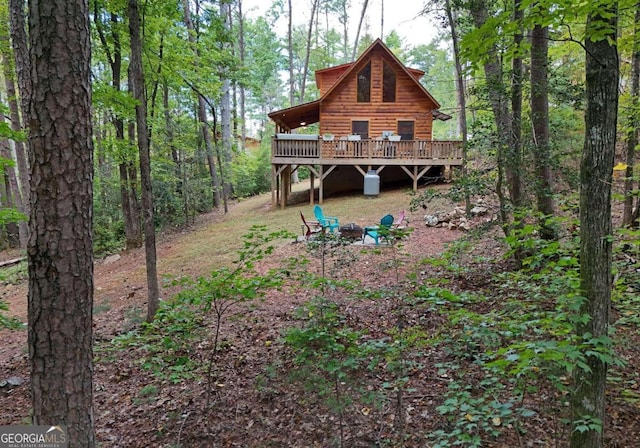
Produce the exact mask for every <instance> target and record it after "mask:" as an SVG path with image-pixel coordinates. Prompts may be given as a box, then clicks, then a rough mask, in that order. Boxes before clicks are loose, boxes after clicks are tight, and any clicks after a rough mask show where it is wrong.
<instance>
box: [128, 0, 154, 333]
mask: <svg viewBox="0 0 640 448" xmlns="http://www.w3.org/2000/svg"><path fill="white" fill-rule="evenodd" d="M128 15H129V35H130V40H131V62H130V63H129V64H130V65H129V76H130V77H131V78H132V81H133V83H132V84H133V96H134V98H135V99H136V100H138V104H136V127H137V131H138V152H139V155H140V182H141V186H142V215H143V217H144V220H143V221H144V249H145V262H146V268H147V322H151V321H153V319H154V318H155V315H156V312H157V311H158V307H159V305H160V303H159V300H160V299H159V298H160V292H159V290H158V272H157V257H156V233H155V227H154V223H153V194H152V191H151V159H150V153H149V134H148V132H147V107H146V104H147V102H146V101H147V99H146V96H145V93H144V73H143V70H142V41H141V38H140V15H139V12H138V2H137V0H129V5H128Z"/></svg>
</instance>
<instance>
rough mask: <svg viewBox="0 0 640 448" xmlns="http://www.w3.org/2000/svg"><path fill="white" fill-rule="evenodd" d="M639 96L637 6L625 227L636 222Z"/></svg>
mask: <svg viewBox="0 0 640 448" xmlns="http://www.w3.org/2000/svg"><path fill="white" fill-rule="evenodd" d="M638 95H640V6H636V14H635V26H634V30H633V54H632V56H631V92H630V96H631V111H630V113H629V131H628V132H627V157H626V163H627V169H626V172H625V180H624V210H623V213H622V225H624V226H630V225H632V224H633V222H634V216H633V164H634V162H635V160H636V146H637V145H638V115H640V110H639V109H640V99H639V98H638ZM635 219H638V218H637V217H636V218H635Z"/></svg>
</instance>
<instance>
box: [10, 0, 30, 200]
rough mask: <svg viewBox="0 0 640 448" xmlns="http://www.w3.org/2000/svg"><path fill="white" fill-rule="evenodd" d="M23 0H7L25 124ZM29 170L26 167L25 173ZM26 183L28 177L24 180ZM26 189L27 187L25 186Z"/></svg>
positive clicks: (26, 67)
mask: <svg viewBox="0 0 640 448" xmlns="http://www.w3.org/2000/svg"><path fill="white" fill-rule="evenodd" d="M24 3H25V2H24V0H9V24H10V26H11V42H13V57H14V58H15V61H16V73H17V75H18V88H19V90H20V109H21V111H22V118H23V124H25V127H27V126H26V124H27V123H26V122H27V117H29V116H30V115H29V114H30V112H29V99H30V98H31V76H30V68H29V66H30V62H29V46H28V45H27V41H28V38H27V26H26V23H25V17H24V10H25V9H24ZM28 172H29V170H28V169H27V174H28ZM26 183H27V184H28V179H27V180H26ZM27 191H28V188H27Z"/></svg>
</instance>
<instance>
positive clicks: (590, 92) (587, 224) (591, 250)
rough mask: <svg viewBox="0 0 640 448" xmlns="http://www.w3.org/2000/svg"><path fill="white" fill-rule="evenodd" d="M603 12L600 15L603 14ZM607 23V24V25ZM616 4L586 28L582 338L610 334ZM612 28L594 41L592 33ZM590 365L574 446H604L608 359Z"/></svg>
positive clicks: (589, 360)
mask: <svg viewBox="0 0 640 448" xmlns="http://www.w3.org/2000/svg"><path fill="white" fill-rule="evenodd" d="M600 14H601V15H600ZM607 25H608V26H607ZM616 26H617V4H616V3H615V2H612V3H611V4H608V5H607V6H603V7H601V10H600V11H599V14H590V15H589V17H588V18H587V28H586V35H587V38H586V42H585V52H586V69H585V72H586V101H587V104H586V112H585V141H584V150H583V154H582V161H581V165H580V186H581V189H580V288H581V290H582V295H583V297H585V301H584V302H583V304H582V306H581V309H580V313H581V315H587V316H589V320H588V321H587V322H586V323H582V324H578V327H577V334H578V338H580V339H579V340H581V341H582V340H585V341H586V340H591V339H598V338H603V337H607V336H608V328H609V326H608V323H609V306H610V302H611V259H612V256H611V246H612V243H611V236H612V231H613V229H612V224H611V181H612V170H611V167H612V166H613V161H614V156H615V145H616V125H617V111H618V77H619V67H618V54H617V47H616ZM603 27H607V28H605V29H609V30H610V33H609V34H608V35H607V37H606V38H600V39H599V40H598V41H596V42H594V41H592V40H591V39H590V37H589V36H590V35H591V34H592V33H594V32H595V33H598V34H599V33H601V32H602V30H603ZM585 362H586V364H587V365H588V369H587V368H582V369H581V368H576V369H575V372H574V379H573V380H574V383H573V394H572V396H571V420H572V422H573V425H574V428H572V431H571V445H570V447H571V448H602V447H603V446H604V420H605V385H606V377H607V365H606V364H605V363H604V362H603V361H602V359H601V358H598V357H597V356H592V355H585ZM585 419H598V420H599V421H600V422H601V424H602V427H601V428H600V429H601V430H600V431H597V430H595V429H590V430H585V431H580V430H576V429H575V427H576V426H577V424H578V422H580V421H581V420H585Z"/></svg>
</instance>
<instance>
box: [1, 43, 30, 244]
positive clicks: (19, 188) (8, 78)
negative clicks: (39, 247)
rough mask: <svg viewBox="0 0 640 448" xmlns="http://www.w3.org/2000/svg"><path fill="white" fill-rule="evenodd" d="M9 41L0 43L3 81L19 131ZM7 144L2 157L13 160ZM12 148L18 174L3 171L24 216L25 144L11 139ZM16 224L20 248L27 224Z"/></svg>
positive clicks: (13, 125) (26, 210) (13, 122)
mask: <svg viewBox="0 0 640 448" xmlns="http://www.w3.org/2000/svg"><path fill="white" fill-rule="evenodd" d="M8 44H9V42H6V45H7V46H5V45H4V43H2V44H0V45H2V49H3V50H2V52H3V54H2V65H3V68H4V83H5V86H6V89H7V96H8V97H9V98H8V100H9V111H10V114H11V129H12V130H13V131H14V132H19V131H20V130H21V128H22V126H21V125H20V114H19V112H18V103H17V100H16V90H15V85H14V83H13V73H12V71H11V62H10V61H11V58H9V57H8V55H7V54H6V53H5V50H6V51H8V50H9V47H8ZM0 115H1V118H0V121H1V122H5V119H4V114H0ZM5 143H6V145H7V151H6V153H5V154H4V155H2V157H5V158H6V159H9V160H13V157H12V156H11V148H10V147H9V142H8V141H6V142H5ZM13 144H14V150H15V155H16V165H17V166H18V176H16V171H15V169H14V168H13V167H10V166H9V167H6V168H5V172H6V174H7V182H8V184H9V187H10V190H9V192H10V193H11V198H12V202H13V205H14V206H15V208H16V209H17V210H18V211H19V212H20V213H22V214H24V215H25V216H28V215H29V208H28V206H27V201H28V200H29V199H28V198H29V189H28V187H29V173H28V172H26V171H20V167H22V170H26V169H27V163H26V160H27V157H26V155H25V152H24V151H25V145H24V143H23V142H22V141H16V140H13ZM20 180H23V181H24V180H26V185H25V184H24V182H23V183H22V185H20ZM17 226H18V235H17V236H18V245H19V247H20V248H21V249H26V248H27V243H28V241H29V225H28V223H27V222H26V221H20V222H18V223H17Z"/></svg>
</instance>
